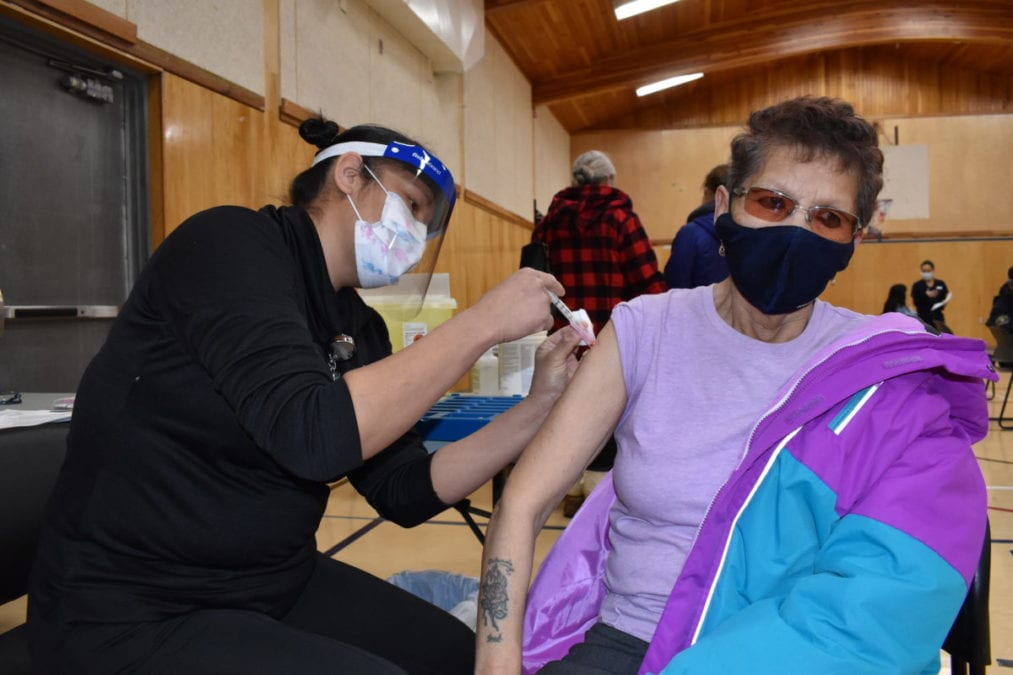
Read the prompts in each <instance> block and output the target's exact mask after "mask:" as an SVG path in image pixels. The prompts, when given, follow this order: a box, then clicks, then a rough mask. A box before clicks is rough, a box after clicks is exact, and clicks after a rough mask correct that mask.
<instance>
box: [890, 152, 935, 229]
mask: <svg viewBox="0 0 1013 675" xmlns="http://www.w3.org/2000/svg"><path fill="white" fill-rule="evenodd" d="M880 149H881V150H882V151H883V190H882V192H880V193H879V198H880V200H890V210H889V220H904V219H906V218H928V217H929V146H927V145H924V144H918V145H886V146H882V147H881V148H880Z"/></svg>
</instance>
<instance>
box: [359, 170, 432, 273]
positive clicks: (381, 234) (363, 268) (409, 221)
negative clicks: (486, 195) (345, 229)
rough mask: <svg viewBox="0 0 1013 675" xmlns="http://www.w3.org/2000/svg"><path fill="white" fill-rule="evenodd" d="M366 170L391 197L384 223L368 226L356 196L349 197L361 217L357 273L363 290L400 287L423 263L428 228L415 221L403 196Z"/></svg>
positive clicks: (383, 219) (386, 201)
mask: <svg viewBox="0 0 1013 675" xmlns="http://www.w3.org/2000/svg"><path fill="white" fill-rule="evenodd" d="M366 171H369V174H370V175H371V176H373V180H375V181H376V184H377V185H379V186H380V189H382V190H383V191H384V192H385V193H387V198H386V199H385V200H384V202H383V210H382V211H381V212H380V220H378V221H377V222H375V223H367V222H366V221H365V220H363V218H362V215H361V214H360V213H359V209H357V208H356V206H355V202H354V201H352V196H351V195H347V196H348V201H349V202H350V203H351V204H352V210H353V211H355V215H356V216H357V217H358V220H357V221H355V270H356V272H357V273H358V275H359V286H360V288H379V287H380V286H390V285H391V284H396V283H397V280H398V279H399V278H400V277H401V275H402V274H405V273H406V272H409V271H411V269H412V268H413V267H415V266H416V265H418V264H419V261H420V260H422V254H423V253H424V252H425V250H426V226H425V224H424V223H420V222H418V221H417V220H415V218H414V216H412V212H411V210H410V209H409V208H408V205H407V204H405V202H404V200H403V199H402V198H401V196H400V195H398V194H396V193H394V192H390V191H388V190H387V188H385V187H384V186H383V184H382V183H380V180H379V179H378V178H377V177H376V174H374V173H373V172H372V171H371V170H370V169H369V167H368V166H367V167H366Z"/></svg>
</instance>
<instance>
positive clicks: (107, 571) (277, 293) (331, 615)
mask: <svg viewBox="0 0 1013 675" xmlns="http://www.w3.org/2000/svg"><path fill="white" fill-rule="evenodd" d="M300 134H301V135H302V137H303V138H304V139H306V140H307V141H309V142H311V143H313V144H314V145H316V146H317V147H318V148H320V151H319V152H318V153H317V155H316V158H315V160H314V162H313V165H312V167H311V168H309V169H307V170H306V171H304V172H303V173H301V174H300V175H299V176H298V177H296V178H295V180H294V181H293V183H292V185H291V190H290V193H291V194H290V197H291V202H292V206H283V207H280V208H275V207H273V206H267V207H264V208H263V209H261V210H260V211H251V210H248V209H245V208H239V207H232V206H223V207H218V208H213V209H210V210H207V211H203V212H201V213H198V214H196V215H194V216H192V217H191V218H189V219H188V220H187V221H185V222H184V223H183V224H181V225H180V226H179V227H178V228H177V229H176V230H175V231H174V232H173V233H172V234H171V235H170V236H169V237H167V238H166V239H165V241H164V242H163V243H162V245H161V246H160V247H159V248H158V250H157V251H156V252H155V253H154V255H153V256H152V258H151V260H150V261H149V263H148V265H147V266H146V268H145V270H144V272H143V273H142V274H141V276H140V278H139V279H138V280H137V283H136V284H135V286H134V288H133V291H132V293H131V295H130V297H129V299H128V301H127V303H126V304H125V306H124V307H123V310H122V312H121V313H120V315H119V317H118V318H117V320H116V322H115V324H114V325H113V327H112V330H111V332H110V335H109V337H108V340H107V341H106V343H105V345H104V346H103V348H102V349H101V350H100V352H99V353H98V355H97V356H96V357H95V359H94V360H93V361H92V363H91V364H90V366H89V367H88V369H87V372H86V373H85V375H84V377H83V379H82V381H81V385H80V388H79V389H78V392H77V399H76V407H75V410H74V415H73V419H72V421H71V428H70V435H69V439H68V452H67V459H66V463H65V464H64V466H63V469H62V471H61V473H60V477H59V481H58V484H57V487H56V489H55V492H54V496H53V498H52V501H51V503H50V507H49V511H48V515H47V519H46V523H45V527H44V530H43V534H42V541H41V548H40V552H39V557H38V563H37V565H36V568H35V570H34V572H33V581H32V586H31V591H30V595H29V609H28V612H29V621H28V630H29V635H30V643H31V648H32V654H33V658H34V660H35V665H36V668H37V669H38V670H39V671H40V672H46V673H112V672H131V673H215V674H222V673H325V672H326V673H333V672H345V673H357V674H359V673H362V674H370V673H385V674H386V673H398V674H401V673H405V672H408V673H432V674H434V675H436V674H439V675H446V674H447V673H470V672H471V671H472V666H473V659H474V639H473V634H472V633H471V631H470V630H468V628H467V627H466V626H465V625H464V624H463V623H461V622H460V621H459V620H457V619H456V618H454V617H453V616H451V615H450V614H448V613H445V612H443V611H442V610H439V609H438V608H436V607H434V606H432V605H430V604H429V603H426V602H424V601H422V600H420V599H417V598H415V597H414V596H412V595H410V594H409V593H407V592H406V591H403V590H401V589H398V588H395V587H394V586H392V585H390V584H388V583H386V582H384V581H382V580H380V579H378V578H375V577H373V576H371V575H369V574H367V573H365V572H363V571H361V570H358V569H355V568H353V567H350V566H348V565H345V564H343V563H341V562H338V561H336V560H333V559H331V558H329V557H326V556H324V555H323V554H321V553H318V552H317V547H316V542H315V532H316V530H317V527H318V524H319V522H320V518H321V516H322V514H323V512H324V508H325V506H326V504H327V499H328V494H329V489H328V485H327V484H328V483H329V482H332V481H335V480H337V479H339V478H342V477H347V478H348V480H349V481H350V482H351V483H352V485H354V486H355V488H356V489H357V490H358V491H359V492H360V493H362V494H363V495H364V496H365V497H366V499H367V500H368V501H369V503H370V504H371V505H372V506H373V507H374V508H375V509H376V510H377V511H378V512H379V513H380V515H382V516H383V517H384V518H386V519H388V520H391V521H394V522H396V523H398V524H400V525H403V526H408V527H410V526H412V525H416V524H418V523H421V522H423V521H425V520H427V519H428V518H430V517H432V516H433V515H435V514H437V513H439V512H440V511H442V510H443V509H445V508H446V507H447V505H450V504H454V503H455V502H457V501H459V500H460V499H462V498H464V497H465V496H466V495H468V494H469V493H471V492H472V491H473V490H475V489H476V488H477V487H478V486H480V485H482V484H483V483H484V482H486V481H487V480H488V479H489V478H490V477H491V476H493V475H494V474H495V473H496V472H497V471H499V470H500V469H501V468H502V467H503V466H504V465H506V464H507V463H508V462H512V461H514V460H515V459H516V458H517V456H518V454H519V453H520V451H521V449H522V448H523V447H524V446H525V444H526V443H527V442H528V441H529V440H530V438H531V437H532V435H533V434H534V431H535V429H536V428H537V427H538V426H539V424H540V423H541V422H542V420H543V418H544V417H545V414H546V411H547V410H548V409H549V408H551V406H552V404H553V403H554V401H555V399H556V398H557V397H558V395H559V393H560V392H561V390H562V388H563V387H564V386H565V384H566V382H567V381H568V379H569V377H570V375H571V374H572V372H573V370H574V368H575V367H576V361H575V359H574V357H573V354H572V353H573V350H574V349H575V348H576V345H577V343H578V342H579V338H578V337H577V336H576V334H574V333H573V332H572V331H570V330H569V329H567V330H564V331H560V332H559V333H557V334H555V335H554V336H553V337H552V338H550V339H549V340H547V341H546V343H545V344H544V345H543V346H542V347H541V349H540V350H539V353H538V357H537V359H538V364H537V368H536V373H535V376H534V380H533V383H532V386H531V393H530V395H529V396H528V397H527V398H526V399H525V400H524V401H522V402H521V403H519V404H518V405H517V406H515V407H514V408H513V409H512V410H510V411H509V412H506V413H503V414H502V415H500V416H499V417H498V418H497V419H496V420H495V421H493V422H492V423H490V424H489V425H487V426H486V427H484V428H483V429H482V430H480V431H479V432H477V433H475V434H474V435H472V436H470V437H467V438H465V439H462V440H461V441H459V442H457V443H454V444H451V445H447V446H445V447H443V448H441V449H440V450H439V451H438V452H437V453H435V454H434V455H430V454H429V453H427V452H426V450H425V448H424V446H423V444H422V441H421V439H420V437H419V436H418V434H416V433H415V432H414V431H413V426H414V424H415V423H416V422H417V421H418V420H419V419H420V418H421V417H422V415H423V413H425V412H426V410H428V408H429V407H430V406H431V405H432V404H433V403H434V402H435V401H436V400H437V399H439V398H440V397H441V396H442V395H443V394H445V393H446V392H447V390H448V389H450V387H451V386H453V384H454V383H455V382H456V381H457V380H458V379H459V378H460V377H461V376H462V375H463V374H464V373H465V372H467V370H468V368H469V367H470V366H471V365H472V364H473V363H474V362H475V360H476V359H477V358H478V357H479V356H480V355H481V354H482V353H483V352H484V351H486V350H487V349H488V348H490V347H491V346H492V345H494V344H497V343H500V342H504V341H507V340H512V339H516V338H518V337H521V336H524V335H528V334H530V333H532V332H535V331H539V330H545V329H547V328H548V327H549V326H550V325H551V324H552V318H551V315H550V313H549V299H548V294H547V293H546V290H549V291H553V292H555V293H557V294H560V295H562V294H563V293H564V289H563V287H562V286H561V285H560V284H559V283H558V282H557V281H556V280H555V279H554V278H553V277H552V276H550V275H548V274H544V273H541V272H536V271H534V270H530V269H528V270H521V271H519V272H517V273H516V274H514V275H513V276H511V277H510V278H509V279H507V280H506V281H504V282H503V283H501V284H500V285H498V286H496V287H495V288H493V289H492V290H491V291H489V293H487V294H486V295H485V296H484V297H483V298H482V299H481V300H479V301H478V302H477V303H476V304H475V305H474V306H472V307H470V308H468V309H466V310H464V311H462V312H460V313H459V314H458V315H457V316H455V317H453V318H452V319H450V320H448V321H446V322H445V323H444V324H442V325H441V326H439V327H438V328H437V329H436V330H434V331H433V332H432V333H430V334H429V335H428V336H427V337H426V339H424V340H421V341H419V342H417V343H415V344H413V345H412V346H411V347H409V348H408V349H405V350H403V351H400V352H398V353H397V354H394V355H391V346H390V340H389V337H388V334H387V329H386V327H385V324H384V322H383V320H382V319H381V317H380V315H379V314H377V313H376V312H375V311H374V310H372V309H371V308H369V307H367V306H366V305H365V304H364V303H363V301H362V300H361V299H360V297H359V295H358V293H357V292H356V290H355V288H356V287H360V288H368V287H375V286H382V285H385V284H391V283H394V282H396V281H397V280H398V279H399V278H400V277H401V275H402V274H404V273H406V272H408V271H414V272H415V273H418V274H423V275H424V274H426V273H428V272H431V271H432V267H431V264H432V261H433V260H435V255H436V253H437V251H438V247H439V242H440V240H441V237H442V235H443V233H444V230H445V228H446V225H447V222H448V219H449V217H450V213H451V210H452V208H453V204H454V197H455V185H454V181H453V177H452V176H451V173H450V171H449V170H448V169H447V168H446V167H445V166H444V165H443V164H442V163H441V162H440V161H439V159H437V158H436V157H435V156H434V155H433V154H432V153H430V152H429V151H428V150H427V149H425V148H423V147H422V146H421V145H418V144H417V143H416V142H415V141H413V140H411V139H409V138H407V137H405V136H402V135H400V134H398V133H396V132H393V131H391V130H389V129H385V128H382V127H376V126H359V127H354V128H351V129H348V130H346V131H344V132H342V133H338V127H337V125H336V124H334V123H333V122H328V121H324V120H308V121H306V122H304V123H303V124H302V126H301V127H300ZM419 302H421V298H420V299H419ZM404 554H405V555H408V554H409V552H408V551H405V552H404ZM390 555H395V556H396V555H398V553H397V552H395V551H392V552H390Z"/></svg>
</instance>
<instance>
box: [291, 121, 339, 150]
mask: <svg viewBox="0 0 1013 675" xmlns="http://www.w3.org/2000/svg"><path fill="white" fill-rule="evenodd" d="M340 131H341V130H340V129H339V128H338V124H337V122H332V121H331V120H327V119H324V118H323V117H310V118H309V119H307V120H303V122H302V124H300V125H299V136H300V137H301V138H302V139H303V140H304V141H306V142H307V143H312V144H313V145H315V146H317V148H319V149H321V150H323V149H324V148H326V147H328V146H330V145H333V144H334V139H335V138H336V137H337V135H338V134H339V133H340Z"/></svg>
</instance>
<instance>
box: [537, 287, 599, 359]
mask: <svg viewBox="0 0 1013 675" xmlns="http://www.w3.org/2000/svg"><path fill="white" fill-rule="evenodd" d="M545 292H546V293H548V294H549V300H551V301H552V304H553V306H555V308H556V309H558V310H559V313H560V314H562V315H563V318H564V319H566V320H567V321H569V322H570V325H571V326H572V327H573V330H575V331H577V335H579V336H580V339H581V340H583V341H584V342H585V343H586V344H587V346H588V347H590V346H591V345H593V344H594V343H595V338H594V333H592V332H591V331H590V330H588V329H587V326H585V325H584V324H583V323H581V322H580V321H578V320H577V317H575V316H574V315H573V312H571V311H570V308H569V307H567V306H566V304H565V303H564V302H563V301H562V300H560V299H559V296H558V295H556V294H555V293H553V292H552V291H550V290H549V289H545Z"/></svg>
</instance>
